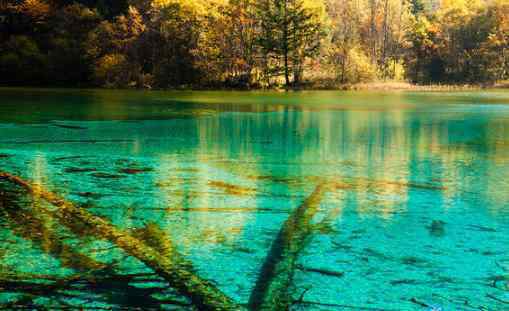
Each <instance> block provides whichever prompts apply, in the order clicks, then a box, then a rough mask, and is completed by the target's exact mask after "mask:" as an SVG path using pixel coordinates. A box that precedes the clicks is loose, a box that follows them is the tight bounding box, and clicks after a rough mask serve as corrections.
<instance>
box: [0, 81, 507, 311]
mask: <svg viewBox="0 0 509 311" xmlns="http://www.w3.org/2000/svg"><path fill="white" fill-rule="evenodd" d="M16 308H26V309H30V310H31V309H33V310H39V309H40V310H58V309H83V310H136V309H139V310H161V309H162V310H207V309H210V310H213V309H217V310H220V309H224V310H243V309H250V310H442V311H446V310H447V311H448V310H451V311H457V310H490V311H491V310H509V92H507V91H479V92H455V93H439V92H437V93H433V92H427V93H413V92H396V93H377V92H325V91H324V92H300V93H288V94H285V93H270V92H141V91H108V90H60V89H16V88H13V89H9V88H4V89H0V309H7V310H10V309H16Z"/></svg>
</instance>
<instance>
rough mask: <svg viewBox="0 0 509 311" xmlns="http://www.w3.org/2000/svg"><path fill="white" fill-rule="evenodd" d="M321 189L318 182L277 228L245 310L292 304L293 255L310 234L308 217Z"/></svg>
mask: <svg viewBox="0 0 509 311" xmlns="http://www.w3.org/2000/svg"><path fill="white" fill-rule="evenodd" d="M325 192H326V185H325V184H320V185H318V186H317V187H316V188H315V190H314V191H313V193H311V195H310V196H309V197H308V198H307V199H306V200H305V201H304V202H303V203H302V204H301V205H300V206H299V207H298V208H297V209H296V210H295V211H294V212H293V213H292V214H291V215H290V216H289V217H288V219H287V220H286V221H285V223H284V224H283V226H282V227H281V230H280V231H279V233H278V236H277V237H276V240H274V242H273V243H272V247H271V249H270V251H269V253H268V255H267V257H266V259H265V262H264V263H263V266H262V269H261V271H260V274H259V276H258V280H257V282H256V285H255V288H254V289H253V292H252V293H251V297H250V298H249V309H251V310H275V311H276V310H288V309H289V307H290V305H291V303H292V301H291V295H290V292H289V288H290V286H291V283H292V281H293V275H294V272H295V269H296V268H297V265H296V262H297V258H298V255H299V252H300V251H301V250H302V248H303V247H304V243H305V242H306V239H307V238H308V237H309V236H310V234H311V233H312V230H313V226H312V224H311V220H312V219H313V217H314V216H315V215H316V213H317V212H318V209H319V207H320V201H321V200H322V197H323V195H324V194H325Z"/></svg>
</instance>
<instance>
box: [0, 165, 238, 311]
mask: <svg viewBox="0 0 509 311" xmlns="http://www.w3.org/2000/svg"><path fill="white" fill-rule="evenodd" d="M0 179H4V180H6V181H9V182H11V183H13V184H15V185H18V186H20V187H22V188H23V189H25V190H26V191H27V192H28V193H29V194H30V195H32V196H34V197H35V198H41V199H43V200H45V201H46V202H48V203H50V204H51V205H53V206H54V207H57V208H56V209H55V210H51V212H52V214H53V216H54V217H55V218H56V219H57V220H58V221H59V222H60V223H61V224H63V225H64V226H66V227H68V228H69V229H71V231H73V232H74V233H75V234H78V235H83V234H87V235H92V236H94V237H96V238H98V239H104V240H107V241H109V242H111V243H113V244H115V245H116V246H118V247H119V248H121V249H122V250H124V251H125V252H126V253H127V254H129V255H131V256H133V257H135V258H137V259H138V260H140V261H141V262H143V263H144V264H145V265H146V266H148V267H150V268H151V269H152V270H154V272H156V273H157V274H158V275H159V276H160V277H162V278H164V279H165V280H166V281H168V283H169V284H170V285H171V286H172V287H174V288H175V289H176V290H177V291H178V292H179V293H180V294H181V295H183V296H186V297H187V298H189V299H190V301H191V302H192V303H193V304H194V305H195V306H196V307H197V308H198V309H199V310H239V309H241V307H240V306H239V305H237V304H236V303H235V302H234V301H233V300H232V299H231V298H229V297H228V296H226V295H225V294H224V293H222V292H221V291H220V290H219V289H218V288H217V287H215V286H214V285H213V284H212V283H211V282H209V281H207V280H204V279H201V278H200V277H199V276H197V275H196V274H195V273H194V272H193V271H192V268H191V263H190V262H189V261H187V260H185V259H184V258H183V257H182V255H180V254H179V253H178V252H177V250H176V249H175V248H173V250H172V252H173V254H172V256H171V257H168V256H161V254H160V253H159V252H158V251H157V250H155V249H154V248H152V247H150V246H147V245H146V244H145V243H143V242H142V241H141V240H139V239H137V238H134V237H133V236H131V235H130V234H129V233H127V232H125V231H122V230H120V229H117V228H116V227H115V226H113V225H112V224H111V223H110V222H108V221H107V220H104V219H102V218H100V217H97V216H95V215H92V214H90V213H89V212H88V211H86V210H84V209H82V208H79V207H77V206H75V205H74V204H73V203H71V202H68V201H66V200H65V199H64V198H61V197H60V196H58V195H56V194H54V193H52V192H50V191H46V190H44V189H43V188H42V187H40V186H38V185H32V184H31V183H29V182H27V181H25V180H23V179H21V178H20V177H18V176H14V175H12V174H9V173H5V172H0Z"/></svg>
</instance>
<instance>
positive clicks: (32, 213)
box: [0, 198, 106, 271]
mask: <svg viewBox="0 0 509 311" xmlns="http://www.w3.org/2000/svg"><path fill="white" fill-rule="evenodd" d="M0 215H3V217H4V219H5V220H7V222H8V223H9V224H10V227H11V229H12V231H13V232H14V233H15V234H16V235H18V236H20V237H22V238H24V239H26V240H28V241H31V242H32V243H33V245H34V246H36V247H38V248H39V249H40V250H41V251H43V252H44V253H46V254H48V255H50V256H52V257H54V258H56V259H57V260H59V261H60V264H61V265H62V266H63V267H67V268H72V269H74V270H77V271H90V270H100V269H104V268H105V267H106V265H105V264H103V263H101V262H98V261H96V260H94V259H93V258H91V257H89V256H87V255H83V254H81V253H80V252H78V251H77V250H76V249H75V248H74V247H72V246H69V245H66V244H65V243H63V241H62V236H61V235H60V234H58V233H57V232H56V231H55V230H54V228H52V221H51V216H50V215H48V214H47V213H44V211H42V210H40V209H39V208H38V207H37V205H35V204H32V205H31V206H30V208H29V209H28V208H24V207H22V206H20V205H19V204H16V203H15V202H14V201H13V200H5V198H0Z"/></svg>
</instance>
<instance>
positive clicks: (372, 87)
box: [0, 81, 509, 93]
mask: <svg viewBox="0 0 509 311" xmlns="http://www.w3.org/2000/svg"><path fill="white" fill-rule="evenodd" d="M9 89H11V90H14V89H33V90H106V91H107V90H110V91H115V90H123V91H126V90H132V91H142V92H151V91H154V92H161V91H163V92H164V91H184V92H185V91H232V92H235V91H238V92H257V91H259V92H280V93H284V92H301V91H303V92H308V91H348V92H349V91H382V92H391V91H394V92H401V91H409V92H460V91H482V90H509V81H503V82H498V83H495V84H489V85H482V84H414V83H410V82H394V81H387V82H383V81H382V82H367V83H356V84H344V85H338V86H336V87H319V86H313V85H312V83H311V84H308V85H305V84H304V85H303V86H301V87H299V88H290V89H285V88H284V87H274V88H222V87H210V88H208V87H182V88H105V87H97V86H91V85H90V86H58V85H54V86H51V85H44V86H41V85H0V90H9Z"/></svg>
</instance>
